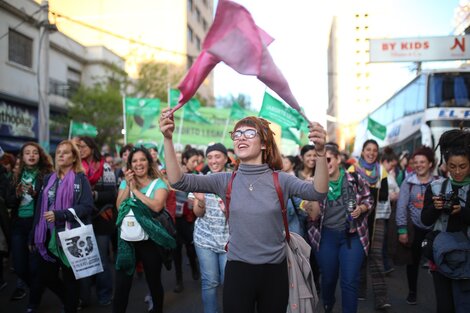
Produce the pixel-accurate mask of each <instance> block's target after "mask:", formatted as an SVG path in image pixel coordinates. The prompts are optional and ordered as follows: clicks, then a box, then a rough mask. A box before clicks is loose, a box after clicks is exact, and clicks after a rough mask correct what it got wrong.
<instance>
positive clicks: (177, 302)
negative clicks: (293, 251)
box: [0, 265, 435, 313]
mask: <svg viewBox="0 0 470 313" xmlns="http://www.w3.org/2000/svg"><path fill="white" fill-rule="evenodd" d="M419 275H420V276H419V283H418V289H419V292H418V305H414V306H412V305H408V304H406V302H405V298H406V296H407V293H408V288H407V283H406V271H405V268H404V267H396V270H395V271H394V272H392V273H391V274H390V276H389V277H388V278H387V283H388V286H389V296H390V303H391V304H392V307H391V308H390V309H388V310H387V311H386V312H397V313H398V312H400V313H402V312H406V313H431V312H434V311H435V300H434V290H433V284H432V279H431V276H430V275H429V274H428V273H427V271H426V270H425V269H422V270H421V272H420V274H419ZM6 278H7V281H8V286H7V287H6V288H5V289H3V290H2V291H0V312H2V313H22V312H25V310H26V305H27V298H24V299H23V300H19V301H14V302H12V301H10V300H9V298H10V295H11V293H12V292H13V290H14V285H15V275H14V274H13V273H11V272H10V271H8V272H7V273H6ZM184 278H185V280H184V285H185V289H184V291H183V292H182V293H180V294H176V293H174V292H173V288H174V284H175V278H174V271H171V272H169V271H167V270H163V286H164V288H165V306H164V310H165V313H202V312H203V309H202V303H201V297H200V294H201V292H200V282H199V281H193V280H192V278H191V275H190V268H189V265H186V266H184ZM338 287H339V286H338ZM146 292H147V288H146V283H145V279H144V278H143V277H140V278H139V277H137V276H135V278H134V284H133V289H132V291H131V294H130V297H129V306H128V309H127V312H129V313H136V312H142V313H144V312H147V306H146V303H145V302H144V297H145V295H146ZM337 295H338V303H337V305H336V307H335V310H334V312H335V313H337V312H338V313H339V312H340V307H339V306H338V304H340V296H339V292H337ZM93 300H94V301H95V302H94V303H93V304H92V305H91V306H90V307H85V308H84V309H83V310H82V311H81V312H84V313H105V312H106V313H108V312H111V306H107V307H100V306H98V304H97V303H96V298H94V299H93ZM60 308H61V304H60V302H59V301H58V299H57V298H56V297H55V296H54V295H53V294H52V293H51V292H50V291H46V293H45V294H44V296H43V300H42V304H41V308H40V311H39V312H42V313H46V312H47V313H56V312H57V313H59V312H60ZM319 312H322V310H319ZM358 312H360V313H369V312H376V311H375V310H374V304H373V300H372V291H371V290H370V289H369V292H368V298H367V300H366V301H360V302H359V310H358ZM377 312H378V311H377Z"/></svg>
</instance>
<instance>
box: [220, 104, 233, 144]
mask: <svg viewBox="0 0 470 313" xmlns="http://www.w3.org/2000/svg"><path fill="white" fill-rule="evenodd" d="M230 113H231V111H230ZM229 122H230V115H229V116H228V117H227V120H226V121H225V128H224V132H223V133H222V141H221V143H222V144H224V140H225V135H226V134H227V130H228V123H229Z"/></svg>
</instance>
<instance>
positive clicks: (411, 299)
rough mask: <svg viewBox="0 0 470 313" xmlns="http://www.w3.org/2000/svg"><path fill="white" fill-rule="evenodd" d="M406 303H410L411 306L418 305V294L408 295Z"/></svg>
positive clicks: (411, 293)
mask: <svg viewBox="0 0 470 313" xmlns="http://www.w3.org/2000/svg"><path fill="white" fill-rule="evenodd" d="M406 303H408V304H409V305H416V304H417V302H416V293H414V292H410V293H409V294H408V297H407V298H406Z"/></svg>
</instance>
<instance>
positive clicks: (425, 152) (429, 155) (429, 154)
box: [411, 146, 436, 169]
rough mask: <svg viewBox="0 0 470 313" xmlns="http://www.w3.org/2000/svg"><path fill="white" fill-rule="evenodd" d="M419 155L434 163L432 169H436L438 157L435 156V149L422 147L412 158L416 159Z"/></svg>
mask: <svg viewBox="0 0 470 313" xmlns="http://www.w3.org/2000/svg"><path fill="white" fill-rule="evenodd" d="M417 155H422V156H424V157H425V158H426V159H428V162H429V163H432V168H431V169H433V168H434V167H436V156H435V155H434V150H433V149H431V148H429V147H426V146H422V147H420V148H418V149H416V150H415V152H414V153H413V155H412V156H411V158H414V157H415V156H417Z"/></svg>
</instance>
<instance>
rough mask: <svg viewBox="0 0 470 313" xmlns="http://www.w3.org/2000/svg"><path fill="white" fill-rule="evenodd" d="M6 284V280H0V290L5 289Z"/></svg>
mask: <svg viewBox="0 0 470 313" xmlns="http://www.w3.org/2000/svg"><path fill="white" fill-rule="evenodd" d="M7 285H8V283H7V282H6V281H3V280H2V281H0V290H3V289H5V287H6V286H7Z"/></svg>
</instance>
